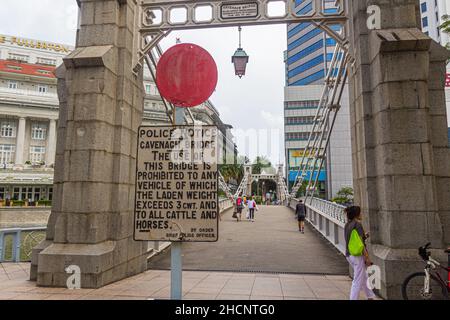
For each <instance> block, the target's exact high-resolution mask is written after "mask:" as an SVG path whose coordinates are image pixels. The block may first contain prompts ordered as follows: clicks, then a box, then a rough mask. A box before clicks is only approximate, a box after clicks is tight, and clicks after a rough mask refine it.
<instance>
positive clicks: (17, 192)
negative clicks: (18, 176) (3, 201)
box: [13, 187, 21, 200]
mask: <svg viewBox="0 0 450 320" xmlns="http://www.w3.org/2000/svg"><path fill="white" fill-rule="evenodd" d="M20 189H21V188H17V187H16V188H14V189H13V200H20Z"/></svg>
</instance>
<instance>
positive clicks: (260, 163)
mask: <svg viewBox="0 0 450 320" xmlns="http://www.w3.org/2000/svg"><path fill="white" fill-rule="evenodd" d="M271 166H272V164H271V163H270V161H269V159H267V158H266V157H265V156H262V157H260V156H258V157H256V159H255V161H254V162H253V164H252V173H253V174H261V171H262V169H263V168H267V167H271Z"/></svg>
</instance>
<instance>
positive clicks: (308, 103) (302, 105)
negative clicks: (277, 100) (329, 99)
mask: <svg viewBox="0 0 450 320" xmlns="http://www.w3.org/2000/svg"><path fill="white" fill-rule="evenodd" d="M319 102H320V101H319V100H305V101H288V102H286V103H285V108H286V109H315V108H318V107H319Z"/></svg>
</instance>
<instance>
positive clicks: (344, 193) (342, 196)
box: [331, 187, 353, 204]
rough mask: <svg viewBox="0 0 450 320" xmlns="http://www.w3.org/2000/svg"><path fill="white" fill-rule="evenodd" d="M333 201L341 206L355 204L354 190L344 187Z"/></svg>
mask: <svg viewBox="0 0 450 320" xmlns="http://www.w3.org/2000/svg"><path fill="white" fill-rule="evenodd" d="M331 201H332V202H336V203H339V204H347V203H353V189H352V188H351V187H343V188H342V189H341V190H339V191H338V192H337V194H336V197H334V198H333V199H331Z"/></svg>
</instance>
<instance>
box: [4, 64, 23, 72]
mask: <svg viewBox="0 0 450 320" xmlns="http://www.w3.org/2000/svg"><path fill="white" fill-rule="evenodd" d="M6 67H7V68H8V69H9V70H14V71H21V70H22V67H19V66H12V65H9V64H7V65H6Z"/></svg>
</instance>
